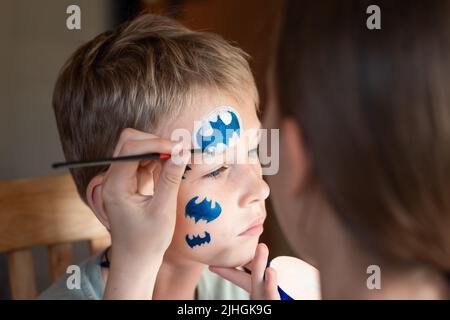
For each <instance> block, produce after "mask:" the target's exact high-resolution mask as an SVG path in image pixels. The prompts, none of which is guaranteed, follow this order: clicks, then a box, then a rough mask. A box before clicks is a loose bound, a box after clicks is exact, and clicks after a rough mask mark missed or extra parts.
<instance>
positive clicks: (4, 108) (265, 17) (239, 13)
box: [0, 0, 292, 299]
mask: <svg viewBox="0 0 450 320" xmlns="http://www.w3.org/2000/svg"><path fill="white" fill-rule="evenodd" d="M69 5H78V6H79V7H80V9H81V30H68V29H67V27H66V19H67V17H68V16H69V15H68V14H67V13H66V9H67V7H68V6H69ZM282 6H283V2H282V0H245V1H241V0H152V1H150V0H149V1H119V0H77V1H66V0H41V1H33V0H2V1H1V2H0V38H1V39H2V41H1V44H0V46H1V50H0V70H1V72H0V155H1V157H0V180H1V181H10V180H16V179H21V178H30V177H41V176H50V175H56V174H61V172H55V171H53V170H52V169H51V168H50V165H51V163H52V162H55V161H58V160H62V159H63V153H62V150H61V147H60V144H59V137H58V133H57V129H56V124H55V121H54V116H53V112H52V108H51V97H52V91H53V86H54V83H55V81H56V77H57V74H58V71H59V69H60V68H61V66H62V64H63V63H64V62H65V60H66V59H67V58H68V57H69V55H70V54H71V53H72V52H73V51H74V50H75V49H76V48H77V47H79V46H80V45H81V44H83V43H84V42H86V41H88V40H90V39H91V38H93V37H94V36H95V35H97V34H99V33H101V32H104V31H106V30H109V29H111V28H113V27H114V26H116V25H118V24H120V23H121V22H123V21H126V20H128V19H131V18H133V17H134V16H135V15H136V14H138V13H139V12H141V11H142V10H147V11H150V12H153V13H159V14H164V15H168V16H171V17H173V18H175V19H177V20H179V21H181V22H182V23H184V24H185V25H186V26H187V27H189V28H191V29H194V30H203V31H212V32H215V33H218V34H221V35H222V36H223V37H224V38H225V39H227V40H229V41H232V42H234V43H235V44H237V45H238V46H240V47H241V48H243V49H244V50H245V51H246V52H247V53H249V54H250V55H251V57H252V60H251V62H250V63H251V67H252V69H253V72H254V75H255V78H256V82H257V85H258V89H259V92H260V96H261V102H262V105H261V109H262V110H263V112H264V101H265V86H264V85H265V76H266V70H267V66H268V63H269V57H270V53H271V51H272V48H273V45H274V40H275V31H276V25H277V21H278V19H279V18H280V13H281V10H282ZM80 201H81V200H80ZM267 205H268V219H267V222H266V226H265V227H266V231H265V232H264V234H263V239H262V240H263V241H265V242H266V243H268V244H269V248H271V256H272V257H273V256H278V255H292V252H291V250H290V249H289V248H288V246H287V245H286V243H285V240H284V239H283V237H282V235H281V232H280V231H279V228H278V225H277V222H276V221H275V219H274V217H273V216H272V215H271V206H270V201H269V203H268V204H267ZM1 210H2V209H1V204H0V214H1ZM74 254H75V260H76V262H77V263H78V262H81V261H82V260H84V259H85V258H87V256H88V255H89V250H88V248H87V245H86V244H85V243H82V242H80V243H75V244H74ZM33 258H34V264H35V268H36V275H37V286H38V291H39V292H41V291H43V290H44V289H45V288H46V287H47V286H48V281H49V280H48V279H49V275H48V261H47V253H46V248H44V247H42V248H41V247H36V248H34V249H33ZM9 298H10V287H9V283H8V270H7V261H6V254H4V253H0V299H9Z"/></svg>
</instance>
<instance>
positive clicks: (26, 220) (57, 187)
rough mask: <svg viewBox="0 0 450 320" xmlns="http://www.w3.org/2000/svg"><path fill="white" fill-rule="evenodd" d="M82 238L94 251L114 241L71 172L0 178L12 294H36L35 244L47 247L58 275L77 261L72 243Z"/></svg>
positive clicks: (0, 218)
mask: <svg viewBox="0 0 450 320" xmlns="http://www.w3.org/2000/svg"><path fill="white" fill-rule="evenodd" d="M82 240H88V241H89V242H90V249H91V253H92V254H95V253H97V252H98V251H100V250H102V249H104V248H106V247H107V246H108V245H109V244H110V237H109V233H108V231H107V230H106V229H105V228H104V227H103V225H102V224H101V223H100V222H99V221H98V220H97V218H96V217H95V215H94V214H93V213H92V212H91V210H90V209H89V207H87V206H86V205H85V204H84V203H83V202H82V201H81V199H80V198H79V196H78V194H77V191H76V187H75V184H74V182H73V180H72V178H71V176H70V175H62V176H52V177H42V178H32V179H22V180H14V181H5V182H0V252H5V253H6V254H7V259H8V271H9V280H10V286H11V297H12V299H34V298H36V297H37V290H36V282H35V276H34V268H33V258H32V254H31V248H32V247H34V246H47V247H48V258H49V269H50V277H51V281H54V280H56V279H57V278H58V277H59V276H61V275H62V274H63V273H64V272H66V269H67V266H69V265H71V264H74V260H73V253H72V248H71V243H72V242H75V241H82Z"/></svg>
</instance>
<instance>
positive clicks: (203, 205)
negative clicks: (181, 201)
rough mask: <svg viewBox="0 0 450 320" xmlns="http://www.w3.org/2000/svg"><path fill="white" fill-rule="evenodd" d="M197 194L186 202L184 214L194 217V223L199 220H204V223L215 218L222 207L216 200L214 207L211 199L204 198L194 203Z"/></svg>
mask: <svg viewBox="0 0 450 320" xmlns="http://www.w3.org/2000/svg"><path fill="white" fill-rule="evenodd" d="M197 199H198V196H195V197H194V198H192V199H191V200H189V202H188V203H187V204H186V209H185V215H186V217H189V218H194V220H195V223H197V222H198V221H199V220H205V221H206V223H208V222H210V221H213V220H215V219H217V217H218V216H219V215H220V213H221V212H222V208H221V207H220V205H219V204H218V203H217V202H216V203H215V206H214V208H213V207H212V200H207V199H206V198H205V199H203V200H202V202H200V203H195V201H196V200H197Z"/></svg>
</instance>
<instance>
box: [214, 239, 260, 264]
mask: <svg viewBox="0 0 450 320" xmlns="http://www.w3.org/2000/svg"><path fill="white" fill-rule="evenodd" d="M257 244H258V241H255V243H254V244H246V245H242V246H239V247H238V248H229V249H228V250H226V252H222V253H221V254H219V255H217V256H216V257H215V258H214V259H211V261H209V262H208V263H207V264H208V265H210V266H214V267H222V268H236V267H241V266H244V265H246V264H248V263H249V262H250V261H251V260H252V259H253V257H254V256H255V250H256V245H257Z"/></svg>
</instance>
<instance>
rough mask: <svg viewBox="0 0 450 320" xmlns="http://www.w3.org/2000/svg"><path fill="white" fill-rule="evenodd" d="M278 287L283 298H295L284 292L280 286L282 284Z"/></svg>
mask: <svg viewBox="0 0 450 320" xmlns="http://www.w3.org/2000/svg"><path fill="white" fill-rule="evenodd" d="M277 289H278V293H279V295H280V299H281V300H294V298H292V297H291V296H290V295H288V294H287V293H286V292H284V291H283V289H281V288H280V286H277Z"/></svg>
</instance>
